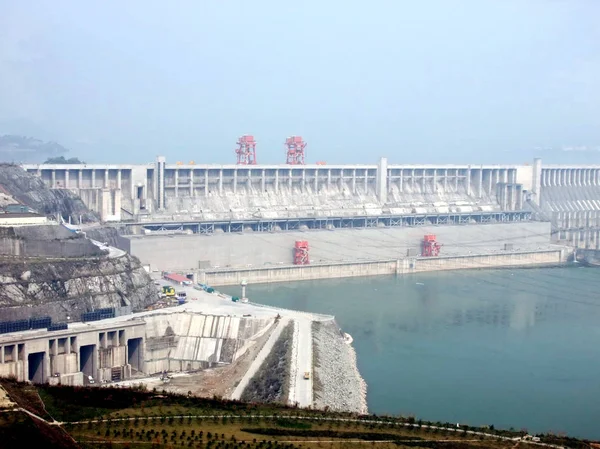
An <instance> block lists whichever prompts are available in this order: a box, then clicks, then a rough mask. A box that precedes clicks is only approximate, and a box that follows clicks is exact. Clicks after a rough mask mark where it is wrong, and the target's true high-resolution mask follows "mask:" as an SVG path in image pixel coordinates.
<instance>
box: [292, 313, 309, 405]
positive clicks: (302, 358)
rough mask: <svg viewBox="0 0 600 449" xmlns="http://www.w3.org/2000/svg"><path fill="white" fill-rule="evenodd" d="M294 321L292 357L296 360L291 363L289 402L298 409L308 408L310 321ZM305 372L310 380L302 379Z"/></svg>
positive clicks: (307, 319) (300, 319)
mask: <svg viewBox="0 0 600 449" xmlns="http://www.w3.org/2000/svg"><path fill="white" fill-rule="evenodd" d="M295 321H296V322H295V325H296V327H295V329H294V345H295V350H294V351H293V353H292V355H295V356H296V360H295V361H292V373H291V375H292V376H293V377H292V379H295V385H294V386H293V387H292V388H291V389H290V396H291V397H290V402H291V403H295V402H297V403H298V405H299V406H300V407H310V406H312V405H313V368H312V361H313V360H312V358H313V356H312V321H311V320H310V319H309V318H304V317H297V318H296V319H295ZM293 370H295V373H294V372H293ZM306 371H308V372H309V373H310V379H305V378H304V373H305V372H306Z"/></svg>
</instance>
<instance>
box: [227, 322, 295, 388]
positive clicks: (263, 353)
mask: <svg viewBox="0 0 600 449" xmlns="http://www.w3.org/2000/svg"><path fill="white" fill-rule="evenodd" d="M288 323H289V319H287V318H282V319H280V320H279V322H278V323H277V327H276V328H275V329H274V330H273V333H272V334H271V336H270V337H269V339H268V340H267V342H266V343H265V345H264V346H263V347H262V349H261V350H260V351H259V353H258V354H257V355H256V358H255V359H254V360H253V361H252V364H251V365H250V368H248V371H246V374H244V377H242V380H240V383H239V384H238V386H237V387H236V388H235V390H233V393H231V399H240V398H241V397H242V393H243V392H244V389H245V388H246V387H247V386H248V383H249V382H250V380H251V379H252V377H254V375H255V374H256V372H257V371H258V370H259V369H260V367H261V365H262V364H263V362H264V361H265V359H266V358H267V356H268V355H269V354H270V353H271V350H272V349H273V345H274V344H275V342H276V341H277V339H278V338H279V336H280V335H281V331H282V330H283V328H284V327H285V326H286V325H287V324H288Z"/></svg>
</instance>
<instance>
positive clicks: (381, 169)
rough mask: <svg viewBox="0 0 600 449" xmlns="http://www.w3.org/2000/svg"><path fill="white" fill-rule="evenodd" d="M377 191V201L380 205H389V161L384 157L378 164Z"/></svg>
mask: <svg viewBox="0 0 600 449" xmlns="http://www.w3.org/2000/svg"><path fill="white" fill-rule="evenodd" d="M375 185H376V189H377V192H376V194H377V199H378V200H379V202H380V203H382V204H385V203H387V193H388V169H387V159H386V158H384V157H382V158H380V159H379V163H378V164H377V179H376V182H375Z"/></svg>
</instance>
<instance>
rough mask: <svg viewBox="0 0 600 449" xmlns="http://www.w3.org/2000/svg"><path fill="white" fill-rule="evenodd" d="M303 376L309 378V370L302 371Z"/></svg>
mask: <svg viewBox="0 0 600 449" xmlns="http://www.w3.org/2000/svg"><path fill="white" fill-rule="evenodd" d="M304 378H305V379H306V380H308V379H310V371H304Z"/></svg>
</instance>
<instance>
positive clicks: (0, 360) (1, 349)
mask: <svg viewBox="0 0 600 449" xmlns="http://www.w3.org/2000/svg"><path fill="white" fill-rule="evenodd" d="M0 363H4V346H0Z"/></svg>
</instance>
